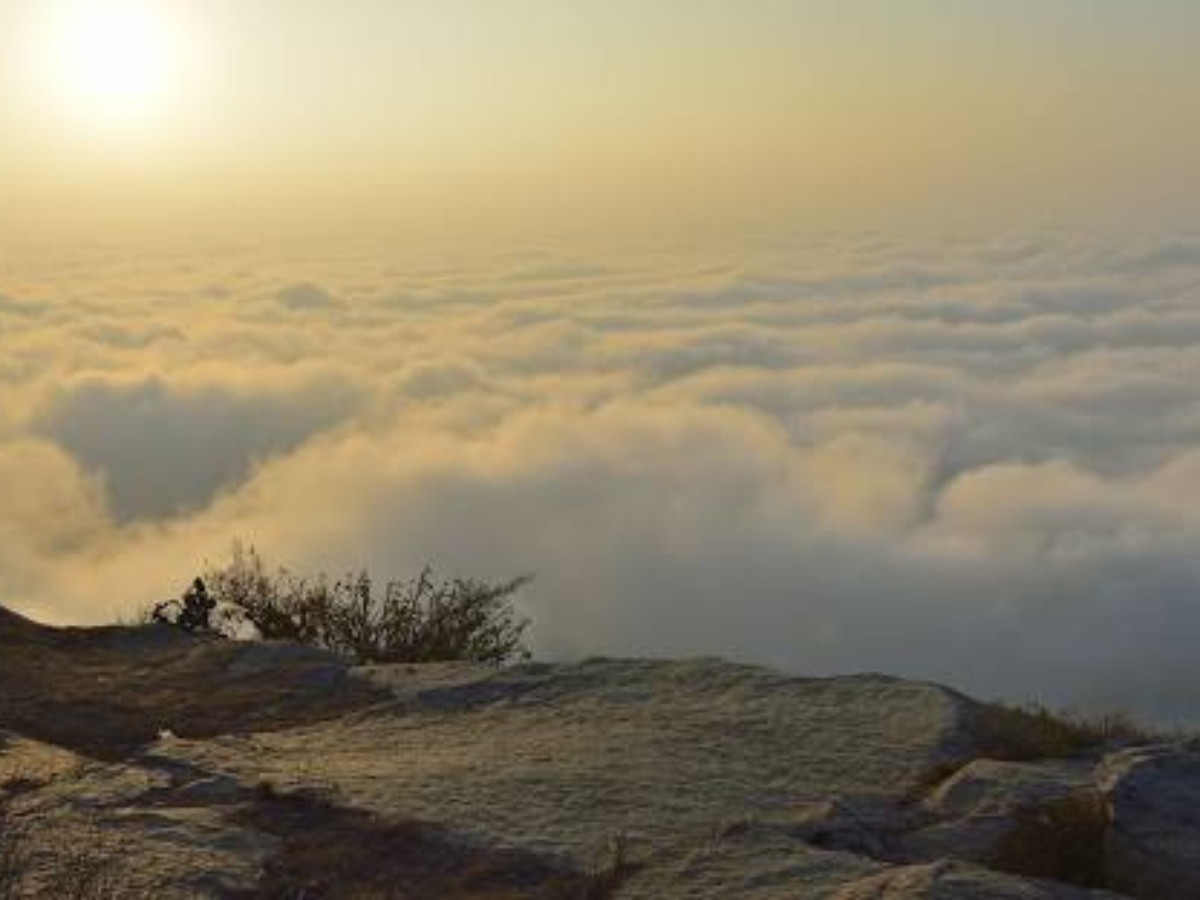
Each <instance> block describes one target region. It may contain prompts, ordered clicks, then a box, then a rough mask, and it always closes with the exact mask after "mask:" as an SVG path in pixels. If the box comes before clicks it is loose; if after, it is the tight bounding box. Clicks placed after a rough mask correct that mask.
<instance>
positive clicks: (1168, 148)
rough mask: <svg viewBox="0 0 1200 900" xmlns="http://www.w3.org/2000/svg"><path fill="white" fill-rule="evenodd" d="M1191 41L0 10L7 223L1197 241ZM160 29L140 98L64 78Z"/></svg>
mask: <svg viewBox="0 0 1200 900" xmlns="http://www.w3.org/2000/svg"><path fill="white" fill-rule="evenodd" d="M96 10H100V12H99V13H97V12H96ZM105 10H108V14H109V15H110V16H111V15H113V13H112V10H117V11H118V13H117V14H116V15H117V16H118V18H119V19H120V17H122V16H123V17H124V19H123V21H124V22H126V23H127V25H126V27H124V28H122V27H120V26H118V27H117V28H116V29H115V31H116V33H115V34H112V33H109V31H106V30H105V28H104V27H103V25H101V26H95V25H94V23H95V22H96V21H101V22H102V21H103V19H104V16H105ZM121 10H124V12H121ZM129 10H133V12H132V13H131V12H129ZM88 17H91V18H90V19H89V18H88ZM147 19H149V20H150V21H151V22H152V23H153V25H152V27H151V28H149V29H146V28H145V27H143V24H139V23H144V21H145V20H147ZM80 20H83V21H84V24H83V26H82V28H83V29H84V30H85V31H87V30H89V29H88V26H89V23H91V25H92V27H91V28H90V32H91V38H90V39H89V38H87V37H84V38H83V39H81V40H77V41H75V42H74V43H72V42H71V41H68V42H66V46H65V47H64V46H63V42H61V41H58V42H56V41H55V36H54V31H55V30H56V29H58V30H60V31H62V30H66V31H70V30H71V29H72V28H73V27H78V23H79V22H80ZM130 22H132V25H131V26H130V25H128V23H130ZM64 23H65V24H64ZM1197 27H1200V10H1198V9H1197V7H1196V6H1195V4H1194V3H1190V2H1186V0H1052V2H1034V0H1013V2H1005V3H994V2H986V0H963V2H948V0H911V2H905V3H894V2H890V0H750V2H746V0H649V2H646V0H614V2H609V3H603V4H600V3H591V4H583V3H563V2H559V0H504V2H500V0H444V2H439V3H432V2H425V0H354V2H353V3H352V4H349V5H347V4H345V3H335V2H331V0H204V2H201V0H36V2H35V0H0V35H3V36H2V37H0V51H3V52H0V58H2V59H3V60H4V63H3V68H0V78H3V83H4V85H5V90H4V91H3V92H2V93H0V128H3V132H4V141H3V142H2V144H0V166H2V167H3V168H2V171H3V175H4V181H3V182H2V183H0V190H3V192H4V195H5V196H4V203H3V213H0V215H2V216H3V219H2V220H0V224H2V225H3V226H5V230H6V231H8V232H10V233H15V234H17V235H18V236H26V237H27V236H30V235H37V236H43V235H44V236H45V237H46V238H47V239H48V240H61V239H63V238H64V237H80V238H84V239H86V238H87V237H88V236H89V235H91V234H92V233H93V232H94V231H95V230H96V229H100V228H102V229H103V230H104V233H105V234H107V235H120V234H122V233H125V232H129V233H138V234H149V235H152V236H156V237H161V236H163V235H165V234H177V235H180V236H182V237H184V238H186V239H191V240H195V239H196V237H197V236H199V235H202V234H203V235H205V236H209V235H213V234H215V235H218V236H226V235H228V234H229V233H230V232H231V231H234V230H237V231H240V232H242V233H245V234H249V235H253V236H263V235H266V236H268V237H270V238H275V237H278V236H280V235H282V234H285V233H288V234H291V233H295V232H304V233H305V236H307V237H325V236H329V235H338V236H343V235H345V234H347V233H350V232H354V233H357V234H359V235H360V236H369V235H372V234H378V233H381V232H387V233H395V234H411V233H412V232H413V231H414V230H415V231H418V232H421V231H427V230H429V229H430V228H432V227H433V226H434V225H440V226H441V227H442V228H443V230H444V231H445V232H447V233H450V234H465V233H467V231H468V230H472V229H473V230H474V231H475V232H476V233H478V232H479V231H480V230H482V231H483V232H484V233H494V231H495V229H496V228H500V227H504V228H507V229H510V230H519V231H526V232H527V231H530V230H539V231H546V230H563V229H572V230H585V231H589V230H601V231H608V230H639V231H646V230H651V231H653V230H661V229H663V228H671V229H673V230H677V231H678V230H688V229H695V228H698V227H709V228H712V227H724V228H728V229H734V230H736V229H740V228H745V227H764V228H776V227H785V228H794V227H798V226H806V227H816V228H820V227H829V226H831V225H837V226H840V227H856V226H860V227H865V226H882V225H890V226H893V227H895V226H898V225H905V226H913V225H923V226H929V225H950V224H954V225H967V224H974V225H978V224H987V225H992V224H996V223H1003V224H1006V225H1009V226H1014V225H1036V226H1038V227H1047V226H1055V225H1059V226H1061V225H1072V224H1078V223H1080V222H1088V223H1091V224H1093V225H1095V224H1102V225H1105V226H1113V225H1127V224H1128V223H1129V222H1130V221H1131V220H1133V221H1136V222H1138V223H1139V224H1143V225H1151V226H1158V225H1162V224H1164V222H1170V223H1172V224H1177V225H1180V224H1195V223H1196V221H1197V218H1198V217H1197V213H1198V212H1200V210H1198V209H1197V205H1198V204H1200V200H1197V199H1196V198H1197V197H1200V191H1198V190H1197V187H1198V186H1200V185H1197V180H1198V179H1200V176H1198V175H1197V174H1196V169H1195V167H1194V166H1193V165H1192V160H1194V159H1195V158H1196V157H1197V155H1198V154H1200V117H1197V116H1196V115H1195V111H1196V107H1197V91H1198V90H1200V89H1198V88H1197V87H1196V85H1197V84H1200V61H1198V60H1197V56H1196V54H1195V53H1194V52H1193V50H1194V48H1193V46H1192V42H1191V36H1192V35H1194V34H1195V33H1196V30H1197ZM147 31H148V32H149V40H150V41H151V42H152V43H154V44H155V45H156V46H158V48H159V49H160V50H161V51H162V53H163V54H165V55H166V57H167V59H166V60H165V61H163V60H159V61H158V63H157V64H152V65H150V67H149V68H150V69H151V71H150V73H149V79H150V80H156V81H158V82H161V83H160V84H159V85H158V87H159V94H160V96H156V97H155V98H154V100H155V102H154V103H153V104H151V106H152V108H151V109H149V110H141V111H140V112H141V113H142V114H141V115H138V114H137V113H138V112H139V111H138V110H133V111H132V112H133V114H130V113H131V111H130V110H129V109H120V108H119V107H120V104H117V107H118V108H117V109H113V108H112V107H111V105H106V104H104V103H99V104H97V103H96V102H95V96H94V94H89V92H88V91H87V90H86V89H85V90H80V85H78V84H75V85H74V86H72V85H71V84H69V83H68V84H65V85H64V84H63V83H62V82H63V81H64V79H63V77H62V75H63V71H64V70H67V71H70V68H71V66H70V62H69V60H68V59H66V57H70V56H72V55H74V56H79V55H80V53H81V52H82V55H84V56H85V57H90V58H91V60H92V62H91V65H92V67H93V68H97V67H98V68H101V69H103V67H104V65H105V64H106V62H107V60H106V59H105V57H104V54H103V52H102V51H98V50H97V49H96V47H95V44H96V42H101V43H103V42H105V41H107V43H109V44H110V45H113V46H114V47H115V51H114V52H115V54H116V55H117V56H123V57H124V58H126V59H128V58H129V57H130V56H134V57H137V54H138V52H139V47H138V40H139V32H147ZM131 32H132V34H131ZM142 37H143V38H145V34H143V35H142ZM130 44H132V45H133V46H132V51H131V48H130V46H129V45H130ZM81 47H82V51H81V49H80V48H81ZM163 48H165V49H163ZM159 70H162V71H159ZM75 74H76V76H78V77H77V80H81V81H82V82H84V85H85V86H86V85H87V84H89V83H94V82H96V81H97V80H98V79H97V78H96V76H95V74H94V73H93V72H89V71H88V69H87V67H86V66H85V67H84V70H83V72H82V73H80V72H78V71H76V73H75ZM66 80H67V81H68V82H69V79H66ZM135 105H136V104H135ZM81 107H86V108H88V109H81ZM94 107H99V108H100V109H101V110H102V112H99V113H97V111H96V109H95V108H94Z"/></svg>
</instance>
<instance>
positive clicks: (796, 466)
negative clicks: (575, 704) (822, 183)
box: [0, 234, 1200, 720]
mask: <svg viewBox="0 0 1200 900" xmlns="http://www.w3.org/2000/svg"><path fill="white" fill-rule="evenodd" d="M0 494H2V498H0V602H5V603H8V604H9V605H11V606H13V607H14V608H16V609H19V610H22V611H25V612H27V613H30V614H33V615H37V616H40V617H43V618H48V619H51V620H54V621H75V622H96V621H105V620H109V619H111V618H112V617H113V616H114V615H117V614H120V613H122V612H128V611H129V610H131V609H133V608H135V607H137V606H139V605H141V604H144V603H146V602H148V601H150V600H155V599H162V598H163V597H164V596H167V595H170V594H172V593H174V592H177V591H178V590H179V589H180V588H182V587H183V586H185V585H186V583H187V581H188V580H189V579H190V577H191V576H192V575H193V574H195V572H196V571H197V570H198V569H199V568H200V567H201V566H202V565H203V564H204V562H205V561H206V560H207V561H216V562H219V561H222V560H223V559H224V558H225V557H226V556H227V553H228V549H229V547H230V543H231V541H232V540H233V539H234V538H238V537H240V538H243V539H245V540H247V541H250V542H252V543H254V544H256V545H257V546H258V547H259V548H260V549H261V550H262V551H263V552H264V554H265V555H266V556H267V557H268V558H269V560H271V561H278V562H280V563H285V564H288V565H290V566H293V567H295V568H297V569H300V570H308V571H314V570H322V569H325V570H330V571H333V572H341V571H344V570H346V569H349V568H352V567H358V566H369V567H371V569H372V570H373V571H374V572H376V573H377V574H379V575H402V576H407V575H412V574H414V573H415V572H417V571H418V570H419V569H420V568H421V567H422V566H423V565H424V564H426V563H431V564H433V565H434V566H436V567H437V568H438V569H439V570H441V571H442V572H444V573H446V574H453V575H472V576H480V577H487V578H503V577H508V576H513V575H518V574H522V573H534V574H535V575H536V581H535V582H534V583H533V585H532V586H531V587H530V588H528V589H527V590H526V591H525V592H524V594H523V595H522V598H521V604H522V607H523V609H524V610H525V611H526V612H527V613H528V614H529V615H530V616H531V617H532V618H533V619H534V621H535V631H534V637H535V643H536V646H537V649H538V651H539V653H540V654H541V655H544V656H549V657H568V658H570V657H576V656H580V655H585V654H593V653H606V654H621V655H624V654H655V655H659V654H670V655H679V654H720V655H724V656H729V657H734V658H737V659H743V660H748V661H755V662H763V663H769V664H773V665H778V666H782V667H785V668H786V669H788V670H790V671H795V672H802V673H811V674H826V673H834V672H848V671H864V670H866V671H884V672H888V673H892V674H897V675H905V676H916V677H923V678H931V679H936V680H940V681H945V682H949V683H951V684H954V685H956V686H959V687H962V688H965V689H968V690H971V691H974V692H977V693H981V694H983V695H986V696H998V695H1003V696H1008V697H1014V698H1040V699H1044V700H1048V701H1050V702H1052V703H1070V704H1078V705H1083V706H1092V707H1108V708H1112V707H1126V708H1131V709H1133V710H1136V711H1138V712H1140V713H1142V714H1144V715H1148V716H1153V717H1161V718H1165V719H1174V718H1190V719H1192V720H1196V719H1200V652H1198V650H1197V648H1198V647H1200V237H1197V236H1189V235H1167V236H1145V237H1136V238H1134V237H1122V238H1116V237H1111V236H1101V235H1090V236H1089V235H1078V234H1074V235H1071V234H1026V235H1014V236H1006V237H999V238H997V237H989V238H986V239H985V238H967V237H943V238H938V239H932V238H931V239H923V240H915V239H893V238H889V237H887V236H884V235H878V234H870V235H857V236H848V235H836V234H831V235H823V236H814V235H805V236H797V237H781V236H763V237H761V238H758V239H756V240H755V241H752V242H750V241H740V242H738V243H737V244H736V245H734V244H732V243H730V244H725V243H722V242H720V241H716V240H710V241H707V242H703V243H699V244H695V245H687V244H684V243H682V242H681V243H680V244H679V245H678V246H671V245H668V244H667V242H665V241H664V242H662V244H661V245H658V246H650V245H646V244H642V245H638V244H636V243H635V242H632V241H630V242H627V243H626V244H625V245H613V246H602V245H600V244H598V243H597V244H587V245H586V249H585V245H584V244H582V243H581V244H579V245H578V246H574V247H572V246H570V245H568V244H566V243H558V244H545V245H538V244H529V245H525V244H522V245H520V246H518V245H512V246H506V247H504V248H490V249H488V250H486V251H480V252H468V251H466V250H457V251H455V250H447V249H442V250H435V249H429V248H426V249H423V250H421V251H420V252H417V251H415V250H411V249H408V248H406V247H404V246H402V245H399V246H394V247H389V248H379V247H375V248H371V249H356V250H353V251H350V250H342V251H339V252H337V253H317V252H312V253H309V252H294V253H284V252H265V251H260V250H254V249H250V248H245V247H242V248H228V249H225V250H222V251H220V252H205V253H198V252H197V253H193V254H190V255H179V254H165V253H146V254H142V253H138V252H134V251H133V250H132V249H130V248H115V249H96V250H94V251H91V252H89V253H76V254H73V255H71V256H70V257H69V258H63V257H61V256H60V257H58V258H56V257H54V256H40V255H36V254H33V253H30V254H26V255H23V256H21V257H19V258H8V259H4V260H0Z"/></svg>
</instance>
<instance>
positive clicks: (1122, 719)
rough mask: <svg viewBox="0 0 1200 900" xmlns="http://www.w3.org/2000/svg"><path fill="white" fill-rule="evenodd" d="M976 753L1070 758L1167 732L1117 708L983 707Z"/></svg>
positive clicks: (978, 712)
mask: <svg viewBox="0 0 1200 900" xmlns="http://www.w3.org/2000/svg"><path fill="white" fill-rule="evenodd" d="M972 726H973V732H974V735H975V738H976V741H977V744H978V752H977V754H976V755H977V756H980V757H986V758H989V759H999V760H1005V761H1008V762H1029V761H1035V760H1042V759H1066V758H1069V757H1072V756H1078V755H1080V754H1085V753H1088V752H1090V751H1093V750H1097V749H1103V748H1105V747H1108V746H1111V745H1114V744H1147V743H1153V742H1156V741H1159V740H1163V739H1164V737H1165V735H1163V734H1161V733H1159V732H1156V731H1154V730H1153V729H1150V728H1147V727H1145V726H1143V725H1140V724H1139V723H1138V722H1136V721H1135V720H1134V719H1133V718H1132V717H1130V716H1128V715H1126V714H1124V713H1117V714H1111V715H1101V716H1085V715H1082V714H1078V713H1056V712H1052V711H1051V710H1049V709H1047V708H1046V707H1044V706H1040V705H1036V704H1035V705H1030V706H1009V705H1006V704H1000V703H992V704H987V705H984V706H981V707H979V708H978V709H977V710H976V712H975V715H974V721H973V723H972Z"/></svg>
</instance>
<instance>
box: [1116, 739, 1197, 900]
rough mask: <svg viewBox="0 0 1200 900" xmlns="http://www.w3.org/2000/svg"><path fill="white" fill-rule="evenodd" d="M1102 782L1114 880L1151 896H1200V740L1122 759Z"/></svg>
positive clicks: (1177, 899)
mask: <svg viewBox="0 0 1200 900" xmlns="http://www.w3.org/2000/svg"><path fill="white" fill-rule="evenodd" d="M1099 776H1100V784H1101V787H1102V789H1103V790H1104V793H1105V795H1106V797H1107V798H1108V803H1109V807H1110V810H1111V815H1112V828H1111V831H1110V835H1109V866H1110V869H1111V874H1112V877H1113V880H1114V881H1115V882H1116V883H1118V884H1120V885H1121V886H1122V887H1124V888H1125V889H1126V890H1128V891H1130V892H1133V893H1136V894H1137V895H1138V896H1143V897H1155V898H1161V900H1194V898H1196V897H1200V742H1195V741H1193V742H1188V743H1180V744H1176V745H1162V746H1157V747H1144V748H1140V749H1132V750H1126V751H1124V752H1122V753H1118V754H1114V755H1113V756H1110V757H1109V758H1108V759H1106V760H1105V761H1104V763H1103V764H1102V765H1101V767H1100V771H1099Z"/></svg>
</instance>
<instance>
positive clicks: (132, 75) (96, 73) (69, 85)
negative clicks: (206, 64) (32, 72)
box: [41, 0, 184, 123]
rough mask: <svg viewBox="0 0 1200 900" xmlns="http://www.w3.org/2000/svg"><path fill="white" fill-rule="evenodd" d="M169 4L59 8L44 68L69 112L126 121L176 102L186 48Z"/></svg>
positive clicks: (97, 1)
mask: <svg viewBox="0 0 1200 900" xmlns="http://www.w3.org/2000/svg"><path fill="white" fill-rule="evenodd" d="M164 6H165V5H164V4H162V3H159V4H152V3H149V2H145V0H78V2H73V3H68V4H67V5H65V6H63V7H61V8H60V9H58V10H57V11H56V14H55V15H54V16H53V17H52V18H51V20H50V21H49V24H48V27H47V30H46V39H45V41H44V42H43V43H42V52H41V56H42V59H41V67H42V68H43V70H44V73H45V78H46V81H47V82H48V85H49V87H51V88H52V90H53V91H54V93H55V94H56V95H57V96H58V98H59V100H60V101H61V103H62V105H63V106H64V107H65V109H66V111H67V112H69V113H71V114H73V115H76V116H80V117H84V118H89V119H93V120H95V121H97V122H100V123H118V122H127V121H129V120H140V119H145V118H147V117H151V116H154V115H156V114H158V113H160V112H162V111H164V110H165V109H166V108H167V107H168V106H169V105H171V104H172V103H173V102H174V101H175V100H176V99H177V94H178V87H179V82H180V80H181V75H182V63H183V51H184V47H183V41H182V33H181V31H180V29H178V28H177V27H175V25H176V23H174V22H172V21H171V19H170V18H169V16H168V15H167V13H166V12H165V10H164Z"/></svg>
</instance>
